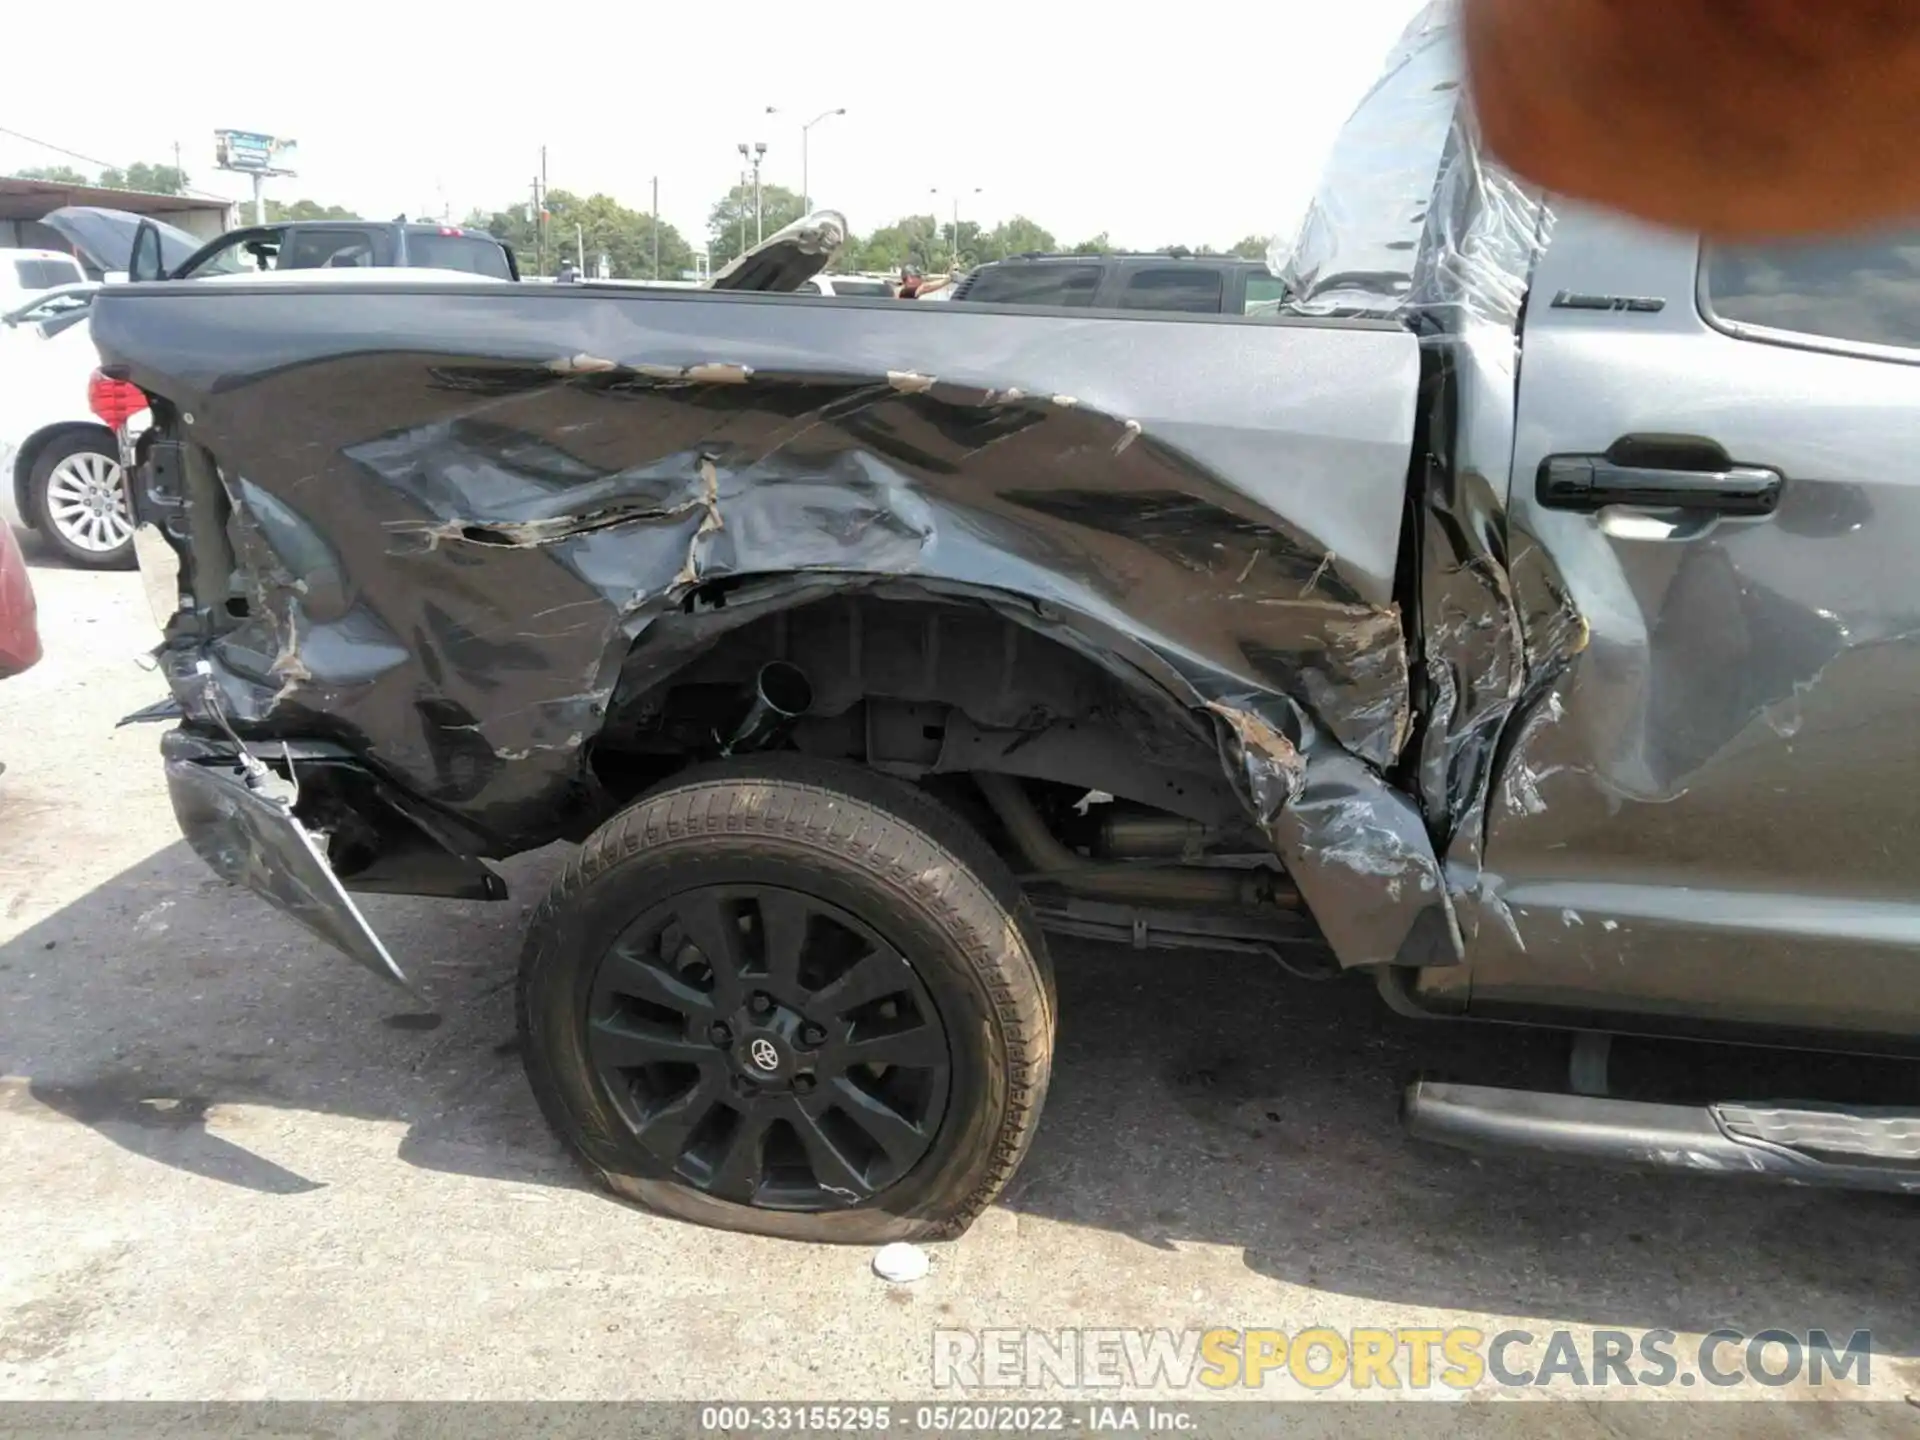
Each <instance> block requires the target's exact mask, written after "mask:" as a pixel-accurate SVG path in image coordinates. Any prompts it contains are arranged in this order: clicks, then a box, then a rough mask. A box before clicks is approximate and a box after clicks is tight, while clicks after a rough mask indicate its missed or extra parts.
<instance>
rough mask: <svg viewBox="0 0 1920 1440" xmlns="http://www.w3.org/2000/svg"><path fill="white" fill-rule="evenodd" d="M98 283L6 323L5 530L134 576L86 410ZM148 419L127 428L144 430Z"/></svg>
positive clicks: (122, 493)
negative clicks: (32, 534)
mask: <svg viewBox="0 0 1920 1440" xmlns="http://www.w3.org/2000/svg"><path fill="white" fill-rule="evenodd" d="M182 283H185V284H194V285H221V284H248V285H262V284H264V285H276V284H278V285H335V284H353V285H362V286H364V285H369V284H372V285H381V284H391V285H395V286H417V285H495V284H499V285H504V284H510V283H512V282H510V281H505V280H496V279H493V278H492V277H489V276H484V275H472V274H467V273H465V272H461V271H451V270H364V269H340V270H324V269H323V270H276V271H265V272H257V273H256V272H244V273H240V274H231V275H208V276H205V277H202V278H196V279H194V280H191V281H185V282H182ZM99 288H100V287H99V285H98V284H96V283H87V284H82V285H62V286H60V287H58V288H57V289H54V290H49V291H47V292H46V293H45V294H43V295H39V296H36V297H35V298H34V299H32V300H30V301H29V302H27V303H26V304H24V305H21V306H19V307H17V308H16V309H14V310H11V311H8V312H7V313H6V314H4V315H0V523H10V524H13V525H16V526H24V527H25V528H27V529H30V530H34V531H37V532H39V534H41V535H42V536H44V537H45V538H46V540H47V541H48V542H49V543H51V544H52V545H53V547H54V548H55V549H56V550H58V551H59V552H60V554H61V555H63V556H65V557H66V558H67V559H68V560H70V561H72V562H73V563H75V564H77V565H84V566H88V567H90V568H94V569H131V568H132V566H133V564H134V557H133V518H132V514H131V512H130V510H129V508H128V505H127V495H126V483H125V481H126V477H125V473H124V472H123V471H122V470H121V468H120V447H119V443H118V442H117V441H116V440H115V438H114V434H113V432H112V431H111V430H109V429H108V428H107V427H106V426H105V425H103V424H102V423H101V422H100V421H99V420H98V419H97V418H96V417H95V416H94V415H93V414H92V413H91V412H90V410H89V409H88V403H87V384H88V381H89V380H91V379H92V377H93V372H94V370H95V369H97V368H98V367H99V364H100V355H99V352H98V351H96V350H95V349H94V346H93V335H92V332H91V330H90V329H89V327H88V323H87V317H88V313H89V312H90V310H91V308H92V307H91V301H92V297H93V292H94V291H96V290H98V289H99ZM146 424H147V414H146V412H145V411H144V410H143V411H141V412H140V413H139V414H138V415H136V416H134V417H133V419H132V420H131V421H129V422H128V428H129V429H130V430H132V431H134V432H136V433H137V432H138V431H140V430H143V429H145V428H146Z"/></svg>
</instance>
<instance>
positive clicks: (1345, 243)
mask: <svg viewBox="0 0 1920 1440" xmlns="http://www.w3.org/2000/svg"><path fill="white" fill-rule="evenodd" d="M1458 9H1459V7H1458V4H1457V0H1435V3H1431V4H1429V5H1427V6H1426V7H1425V8H1424V9H1422V10H1421V11H1420V13H1419V14H1418V15H1416V16H1415V18H1414V19H1413V21H1412V23H1411V24H1409V25H1408V27H1407V29H1406V31H1405V32H1404V34H1403V35H1402V37H1401V39H1400V41H1399V43H1398V45H1397V46H1396V47H1395V49H1394V50H1393V52H1392V53H1391V54H1390V55H1389V57H1388V60H1387V63H1386V65H1385V67H1384V69H1383V72H1382V75H1381V78H1380V79H1379V81H1378V82H1377V83H1376V84H1375V86H1374V88H1373V89H1372V90H1371V91H1370V92H1369V93H1368V94H1367V96H1366V98H1365V99H1364V100H1363V101H1362V102H1361V104H1360V106H1359V107H1358V109H1356V111H1355V112H1354V114H1353V117H1352V118H1351V119H1350V120H1349V121H1348V123H1347V125H1346V127H1345V128H1344V129H1343V130H1342V132H1341V135H1340V137H1339V139H1338V140H1337V141H1336V143H1335V146H1334V149H1333V152H1332V154H1331V157H1330V159H1329V162H1328V165H1327V168H1326V173H1325V175H1324V177H1323V179H1322V181H1321V185H1320V188H1319V191H1318V192H1317V194H1316V196H1315V198H1314V201H1313V203H1312V205H1311V206H1310V207H1309V210H1308V213H1307V216H1306V218H1305V220H1304V221H1303V223H1302V225H1301V227H1300V232H1299V234H1298V236H1297V237H1296V238H1295V239H1294V240H1293V241H1292V242H1291V243H1290V245H1289V246H1288V247H1287V252H1288V253H1287V257H1286V264H1285V266H1284V267H1283V271H1282V273H1283V275H1284V278H1285V279H1286V281H1287V284H1288V290H1289V295H1288V302H1287V309H1288V310H1290V311H1291V312H1293V313H1296V314H1309V315H1335V314H1367V315H1387V316H1392V317H1394V318H1396V319H1399V320H1400V321H1402V322H1403V323H1405V324H1406V325H1407V326H1408V327H1409V328H1410V329H1412V330H1413V331H1414V332H1415V333H1416V334H1417V335H1418V336H1419V337H1420V341H1421V345H1422V347H1423V350H1424V351H1425V353H1426V359H1427V364H1426V372H1425V377H1424V387H1423V391H1422V407H1423V424H1422V427H1421V429H1422V434H1423V437H1424V440H1425V446H1424V453H1423V454H1422V455H1421V456H1420V457H1418V468H1419V470H1420V475H1421V478H1420V483H1418V484H1417V485H1416V486H1415V487H1414V504H1413V508H1412V510H1411V511H1410V520H1411V523H1412V524H1413V526H1414V528H1415V533H1414V536H1413V540H1414V546H1413V553H1414V557H1415V560H1416V562H1417V567H1418V569H1417V573H1418V585H1419V597H1418V598H1419V612H1420V613H1419V617H1418V626H1417V629H1418V643H1417V646H1416V649H1417V654H1416V656H1415V657H1414V664H1415V666H1416V667H1417V669H1418V672H1419V675H1418V678H1419V692H1420V695H1419V699H1420V709H1421V711H1422V726H1421V734H1420V740H1419V752H1418V754H1417V756H1415V757H1414V758H1415V761H1416V766H1415V773H1416V774H1417V775H1418V777H1419V786H1418V789H1419V793H1420V796H1421V802H1422V806H1423V810H1424V813H1425V816H1426V820H1427V824H1428V828H1429V830H1430V832H1431V833H1432V834H1433V836H1434V837H1435V840H1436V842H1437V843H1438V844H1439V845H1440V847H1441V848H1442V851H1443V853H1444V854H1446V856H1447V861H1448V866H1449V870H1450V872H1451V875H1452V886H1453V888H1454V890H1455V891H1456V893H1458V894H1461V895H1464V896H1471V895H1474V894H1477V893H1478V892H1479V889H1480V886H1479V878H1478V877H1479V870H1480V865H1481V853H1482V850H1483V845H1484V836H1483V820H1484V817H1485V813H1486V805H1487V801H1488V797H1489V793H1490V789H1491V787H1492V785H1493V784H1494V781H1495V777H1496V775H1497V774H1498V772H1499V764H1500V760H1501V757H1502V755H1503V754H1504V753H1505V749H1506V748H1507V747H1508V744H1509V732H1510V730H1511V727H1512V726H1513V725H1514V724H1515V723H1516V717H1517V716H1519V715H1521V714H1522V713H1523V712H1524V711H1525V710H1526V708H1527V707H1528V706H1529V705H1530V704H1532V703H1534V702H1535V701H1536V700H1537V699H1538V697H1540V696H1541V695H1542V693H1543V692H1544V691H1545V689H1546V688H1547V687H1548V686H1549V685H1550V684H1551V683H1552V680H1553V678H1554V677H1555V676H1556V675H1557V674H1558V673H1559V672H1560V671H1561V670H1562V669H1563V668H1564V666H1565V664H1566V662H1567V660H1568V658H1570V656H1571V655H1572V654H1573V653H1576V652H1577V647H1578V645H1579V644H1580V643H1581V635H1582V633H1583V631H1582V629H1581V624H1580V621H1579V618H1578V615H1577V612H1576V611H1575V610H1574V607H1573V606H1572V604H1571V602H1570V601H1569V600H1568V598H1567V590H1566V587H1565V585H1564V584H1562V583H1561V582H1560V581H1559V579H1558V577H1557V576H1556V575H1555V574H1554V573H1553V571H1552V567H1551V565H1550V564H1549V563H1548V562H1547V559H1546V555H1545V552H1544V551H1543V550H1541V549H1540V548H1539V547H1538V546H1537V545H1535V544H1533V543H1532V542H1530V541H1528V540H1527V539H1526V538H1525V537H1512V536H1510V535H1509V523H1508V513H1507V505H1508V483H1509V475H1510V472H1511V468H1512V463H1513V446H1514V419H1515V404H1516V399H1517V390H1518V358H1519V329H1520V324H1521V319H1522V312H1523V310H1524V307H1525V304H1526V297H1527V294H1528V286H1529V284H1530V282H1531V280H1532V277H1533V275H1534V272H1535V269H1536V266H1537V265H1538V263H1539V260H1540V257H1541V256H1542V255H1543V254H1544V253H1545V250H1546V246H1547V243H1548V241H1549V238H1550V236H1551V233H1552V227H1553V220H1554V216H1553V212H1552V210H1551V208H1550V207H1549V206H1547V205H1546V204H1544V203H1543V202H1542V199H1541V197H1540V196H1539V195H1538V194H1537V193H1535V192H1533V191H1531V190H1529V189H1528V188H1527V187H1526V186H1524V185H1522V184H1521V183H1520V182H1518V181H1517V180H1516V179H1514V177H1512V176H1511V175H1509V174H1508V173H1506V172H1505V171H1504V170H1502V169H1501V168H1500V166H1499V165H1498V164H1497V163H1496V162H1495V161H1494V160H1493V159H1492V158H1491V157H1489V156H1488V155H1487V154H1486V153H1485V152H1484V150H1483V149H1482V147H1481V145H1480V143H1479V138H1478V133H1477V128H1476V126H1475V123H1474V119H1473V115H1472V110H1471V106H1470V105H1469V104H1468V103H1467V99H1466V91H1465V87H1464V83H1463V82H1464V77H1465V65H1464V60H1463V57H1462V55H1461V52H1460V36H1459V13H1458Z"/></svg>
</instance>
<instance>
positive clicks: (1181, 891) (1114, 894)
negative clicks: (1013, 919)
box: [973, 771, 1300, 909]
mask: <svg viewBox="0 0 1920 1440" xmlns="http://www.w3.org/2000/svg"><path fill="white" fill-rule="evenodd" d="M973 783H974V784H975V785H977V786H979V787H980V793H981V794H982V795H984V796H985V797H986V800H987V804H988V805H990V806H992V807H993V813H994V814H995V815H997V816H999V818H1000V823H1001V824H1002V825H1004V826H1006V827H1007V834H1008V836H1009V837H1011V838H1012V840H1013V846H1014V849H1016V850H1018V851H1019V852H1020V857H1021V859H1022V860H1024V861H1025V862H1026V864H1027V866H1028V868H1030V869H1031V870H1033V871H1034V872H1035V874H1037V875H1038V876H1039V877H1040V878H1041V879H1043V880H1046V881H1047V882H1048V883H1050V884H1054V885H1058V886H1060V887H1061V889H1063V890H1071V891H1076V892H1078V893H1079V894H1082V895H1094V896H1099V897H1101V898H1103V899H1108V900H1121V901H1132V902H1133V903H1135V904H1149V905H1150V904H1153V903H1155V902H1170V903H1173V904H1187V905H1222V906H1228V907H1231V908H1235V909H1238V908H1240V907H1243V906H1265V905H1277V906H1283V907H1285V908H1288V909H1295V908H1298V906H1299V904H1300V897H1299V896H1298V895H1297V894H1296V893H1294V892H1293V891H1292V890H1291V889H1289V888H1288V887H1287V886H1286V885H1285V884H1284V882H1281V881H1280V878H1279V877H1278V876H1276V875H1272V874H1270V873H1267V872H1263V871H1257V870H1203V869H1200V868H1197V867H1183V866H1168V867H1165V868H1148V867H1145V866H1138V865H1113V864H1102V863H1101V862H1099V861H1097V860H1087V859H1084V858H1083V857H1081V856H1079V855H1076V854H1075V853H1074V852H1073V851H1071V850H1069V849H1068V848H1067V847H1066V846H1065V845H1063V844H1061V843H1060V841H1059V839H1058V838H1057V837H1056V836H1055V835H1054V833H1053V832H1052V831H1051V830H1049V829H1047V822H1046V821H1045V820H1044V819H1042V818H1041V815H1040V812H1039V811H1038V810H1036V809H1035V808H1034V805H1033V801H1032V800H1030V799H1028V798H1027V792H1026V791H1025V790H1023V789H1021V788H1020V782H1019V781H1018V780H1015V779H1014V778H1013V777H1012V776H1011V775H996V774H991V773H988V772H984V771H978V772H975V774H974V777H973Z"/></svg>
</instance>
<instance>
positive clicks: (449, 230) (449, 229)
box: [440, 225, 460, 235]
mask: <svg viewBox="0 0 1920 1440" xmlns="http://www.w3.org/2000/svg"><path fill="white" fill-rule="evenodd" d="M440 233H441V234H442V235H458V234H459V233H460V227H459V226H458V225H442V226H441V227H440Z"/></svg>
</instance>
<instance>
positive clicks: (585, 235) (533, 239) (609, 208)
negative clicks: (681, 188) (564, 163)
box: [464, 190, 693, 280]
mask: <svg viewBox="0 0 1920 1440" xmlns="http://www.w3.org/2000/svg"><path fill="white" fill-rule="evenodd" d="M528 209H529V207H527V206H524V205H515V206H511V207H509V208H507V209H505V210H494V211H480V210H476V211H474V212H473V213H472V214H471V215H469V216H467V218H466V220H465V222H464V223H465V224H467V225H470V226H472V227H473V228H475V229H478V230H486V231H489V232H490V233H492V234H493V235H495V236H497V237H499V238H500V239H502V240H504V241H506V242H507V244H509V245H511V246H512V247H513V252H514V255H515V256H516V257H517V258H518V259H519V261H520V270H521V273H523V274H526V275H535V274H540V273H543V272H544V273H545V274H548V275H553V274H556V273H558V271H559V269H560V262H561V261H562V260H563V259H565V260H572V259H575V258H576V257H577V255H578V253H579V252H580V251H581V250H583V249H584V250H585V251H586V259H587V267H586V268H587V271H588V273H590V274H591V273H592V272H593V271H594V269H595V267H596V266H598V264H599V262H600V257H601V256H602V255H604V256H606V257H607V268H608V270H609V271H610V272H611V274H612V277H613V278H614V279H616V280H650V279H653V278H654V274H653V216H651V215H648V214H643V213H642V212H640V211H638V210H631V209H628V208H627V207H626V206H625V205H622V204H621V203H620V202H619V201H618V200H615V199H614V198H613V197H612V196H611V195H588V196H584V197H583V196H579V195H575V194H574V193H573V192H572V191H570V190H549V191H548V192H547V235H546V245H545V249H544V254H543V253H542V247H541V245H540V239H539V234H538V231H537V229H536V227H535V225H534V222H533V219H532V217H531V216H530V215H529V214H528ZM692 265H693V247H692V246H691V245H689V244H688V243H687V241H686V237H685V236H683V235H681V233H680V232H679V231H678V230H676V229H674V227H673V226H671V225H669V224H667V223H666V222H665V221H662V222H661V224H660V278H662V279H672V278H674V277H675V276H677V275H679V274H680V273H681V272H682V271H684V270H688V269H690V268H692Z"/></svg>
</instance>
